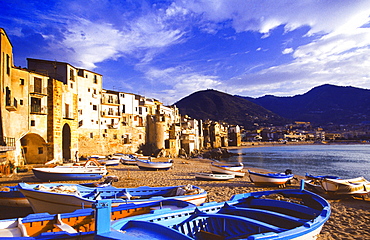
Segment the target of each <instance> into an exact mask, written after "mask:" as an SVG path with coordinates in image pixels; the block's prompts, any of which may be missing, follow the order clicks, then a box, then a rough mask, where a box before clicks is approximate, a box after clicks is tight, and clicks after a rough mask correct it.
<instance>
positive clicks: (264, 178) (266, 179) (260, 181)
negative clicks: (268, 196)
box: [249, 171, 293, 186]
mask: <svg viewBox="0 0 370 240" xmlns="http://www.w3.org/2000/svg"><path fill="white" fill-rule="evenodd" d="M249 178H250V180H251V182H253V183H254V184H256V185H276V186H279V185H284V184H286V183H287V181H289V180H291V179H293V176H288V175H286V176H284V175H280V176H276V177H274V176H269V175H267V174H266V175H265V174H261V173H255V172H252V171H249Z"/></svg>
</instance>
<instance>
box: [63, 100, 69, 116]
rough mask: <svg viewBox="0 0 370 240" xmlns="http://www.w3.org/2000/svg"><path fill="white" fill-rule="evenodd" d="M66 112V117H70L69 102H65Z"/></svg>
mask: <svg viewBox="0 0 370 240" xmlns="http://www.w3.org/2000/svg"><path fill="white" fill-rule="evenodd" d="M64 106H65V113H64V117H65V118H69V104H67V103H66V104H65V105H64Z"/></svg>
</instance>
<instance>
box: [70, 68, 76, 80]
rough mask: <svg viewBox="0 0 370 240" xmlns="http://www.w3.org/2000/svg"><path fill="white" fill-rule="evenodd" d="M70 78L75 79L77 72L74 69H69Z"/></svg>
mask: <svg viewBox="0 0 370 240" xmlns="http://www.w3.org/2000/svg"><path fill="white" fill-rule="evenodd" d="M69 79H70V80H73V81H74V80H75V72H74V71H73V69H69Z"/></svg>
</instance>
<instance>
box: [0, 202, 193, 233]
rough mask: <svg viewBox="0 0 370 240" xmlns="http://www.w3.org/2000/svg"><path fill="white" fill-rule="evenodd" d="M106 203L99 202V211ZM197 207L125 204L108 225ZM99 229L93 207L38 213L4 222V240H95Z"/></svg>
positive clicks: (0, 222) (116, 209) (1, 225)
mask: <svg viewBox="0 0 370 240" xmlns="http://www.w3.org/2000/svg"><path fill="white" fill-rule="evenodd" d="M103 204H104V203H102V202H99V201H98V202H97V203H95V208H99V207H102V206H101V205H103ZM194 207H195V205H194V204H191V203H189V202H184V201H180V200H164V201H157V202H151V203H142V204H132V203H131V204H124V205H120V206H118V207H113V208H111V209H110V214H109V216H108V219H107V222H108V224H109V222H110V221H117V220H119V219H122V218H125V217H128V216H135V215H139V214H145V213H150V212H152V211H157V212H158V211H163V210H164V209H171V210H176V209H185V208H192V209H193V208H194ZM95 229H96V225H95V210H94V209H92V208H87V209H79V210H76V211H74V212H72V213H62V214H48V213H36V214H30V215H28V216H26V217H24V218H14V219H4V220H0V239H4V238H6V239H61V238H63V239H67V238H68V239H71V238H73V239H93V237H94V231H95Z"/></svg>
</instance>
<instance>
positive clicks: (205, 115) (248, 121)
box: [175, 90, 287, 128]
mask: <svg viewBox="0 0 370 240" xmlns="http://www.w3.org/2000/svg"><path fill="white" fill-rule="evenodd" d="M175 105H176V106H177V107H178V108H179V109H180V113H181V114H182V115H188V116H190V117H192V118H195V119H203V120H206V119H211V120H215V121H225V122H227V123H229V124H235V125H241V126H245V127H246V128H249V127H251V126H253V124H254V123H258V124H259V125H266V124H274V125H280V124H284V123H286V122H287V120H286V119H284V118H282V117H280V116H279V115H277V114H275V113H273V112H271V111H269V110H266V109H265V108H263V107H261V106H259V105H257V104H255V103H253V102H251V101H249V100H247V99H243V98H240V97H236V96H232V95H230V94H226V93H222V92H219V91H216V90H204V91H199V92H195V93H193V94H191V95H189V96H187V97H185V98H183V99H181V100H180V101H178V102H176V103H175Z"/></svg>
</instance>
